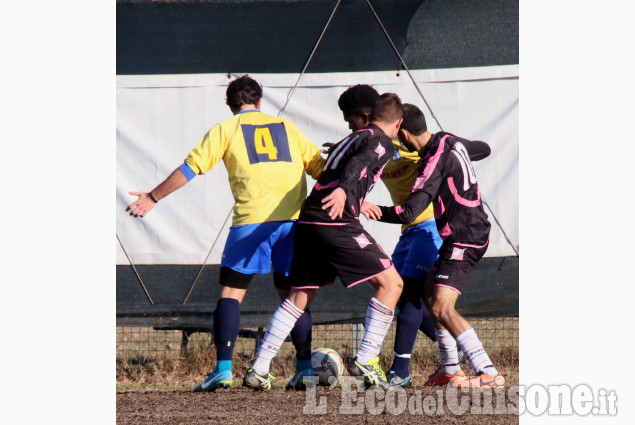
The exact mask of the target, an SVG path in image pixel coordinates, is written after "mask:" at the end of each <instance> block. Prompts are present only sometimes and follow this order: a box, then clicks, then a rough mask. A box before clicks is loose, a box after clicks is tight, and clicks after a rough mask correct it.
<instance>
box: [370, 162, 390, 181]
mask: <svg viewBox="0 0 635 425" xmlns="http://www.w3.org/2000/svg"><path fill="white" fill-rule="evenodd" d="M386 165H388V163H387V162H386V163H385V164H384V165H383V166H382V167H381V168H380V169H379V171H378V172H377V174H375V177H373V182H375V183H377V181H378V180H379V178H380V177H381V174H382V173H383V172H384V168H386Z"/></svg>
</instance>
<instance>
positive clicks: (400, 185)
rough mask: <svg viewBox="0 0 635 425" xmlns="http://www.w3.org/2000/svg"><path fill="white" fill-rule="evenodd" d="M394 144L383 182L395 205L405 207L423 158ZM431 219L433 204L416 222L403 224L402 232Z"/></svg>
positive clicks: (382, 175)
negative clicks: (391, 157)
mask: <svg viewBox="0 0 635 425" xmlns="http://www.w3.org/2000/svg"><path fill="white" fill-rule="evenodd" d="M392 143H393V145H395V153H394V154H393V159H392V160H391V161H388V164H387V165H386V168H384V172H383V173H382V174H381V180H382V181H383V182H384V184H385V185H386V189H388V192H389V193H390V197H391V198H392V202H393V204H394V205H403V204H404V203H405V202H406V199H408V196H410V193H411V192H412V187H413V186H414V184H415V179H416V177H417V168H418V167H419V164H420V163H421V158H420V157H419V154H418V153H417V152H410V151H409V150H408V149H406V148H405V147H404V146H402V145H401V143H399V141H397V140H393V141H392ZM430 218H434V211H433V209H432V204H430V205H428V207H427V208H426V209H425V210H424V211H423V212H422V213H421V214H419V216H418V217H417V218H416V219H415V221H413V222H412V223H410V224H403V225H402V226H401V231H402V232H403V231H404V230H406V229H407V228H408V227H412V226H416V225H417V224H419V223H421V222H422V221H424V220H428V219H430Z"/></svg>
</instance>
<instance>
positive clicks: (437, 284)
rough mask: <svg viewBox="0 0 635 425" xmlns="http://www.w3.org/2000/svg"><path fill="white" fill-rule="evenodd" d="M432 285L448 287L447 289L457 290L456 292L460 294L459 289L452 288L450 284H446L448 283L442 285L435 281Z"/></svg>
mask: <svg viewBox="0 0 635 425" xmlns="http://www.w3.org/2000/svg"><path fill="white" fill-rule="evenodd" d="M434 286H442V287H444V288H449V289H451V290H453V291H456V292H458V293H459V295H461V291H459V290H458V289H456V288H453V287H451V286H448V285H442V284H440V283H435V284H434Z"/></svg>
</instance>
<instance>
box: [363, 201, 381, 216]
mask: <svg viewBox="0 0 635 425" xmlns="http://www.w3.org/2000/svg"><path fill="white" fill-rule="evenodd" d="M359 212H360V213H362V214H364V217H366V219H368V220H379V219H380V218H381V209H380V208H379V207H378V206H377V205H375V204H371V203H370V202H366V201H364V202H363V203H362V207H361V208H360V209H359Z"/></svg>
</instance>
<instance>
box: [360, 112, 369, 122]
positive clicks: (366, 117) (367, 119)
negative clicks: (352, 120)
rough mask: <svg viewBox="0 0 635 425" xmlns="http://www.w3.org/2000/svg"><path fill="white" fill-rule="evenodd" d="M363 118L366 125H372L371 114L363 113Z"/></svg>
mask: <svg viewBox="0 0 635 425" xmlns="http://www.w3.org/2000/svg"><path fill="white" fill-rule="evenodd" d="M361 117H362V122H363V123H364V124H366V125H367V124H368V123H370V114H369V113H368V112H362V115H361Z"/></svg>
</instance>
